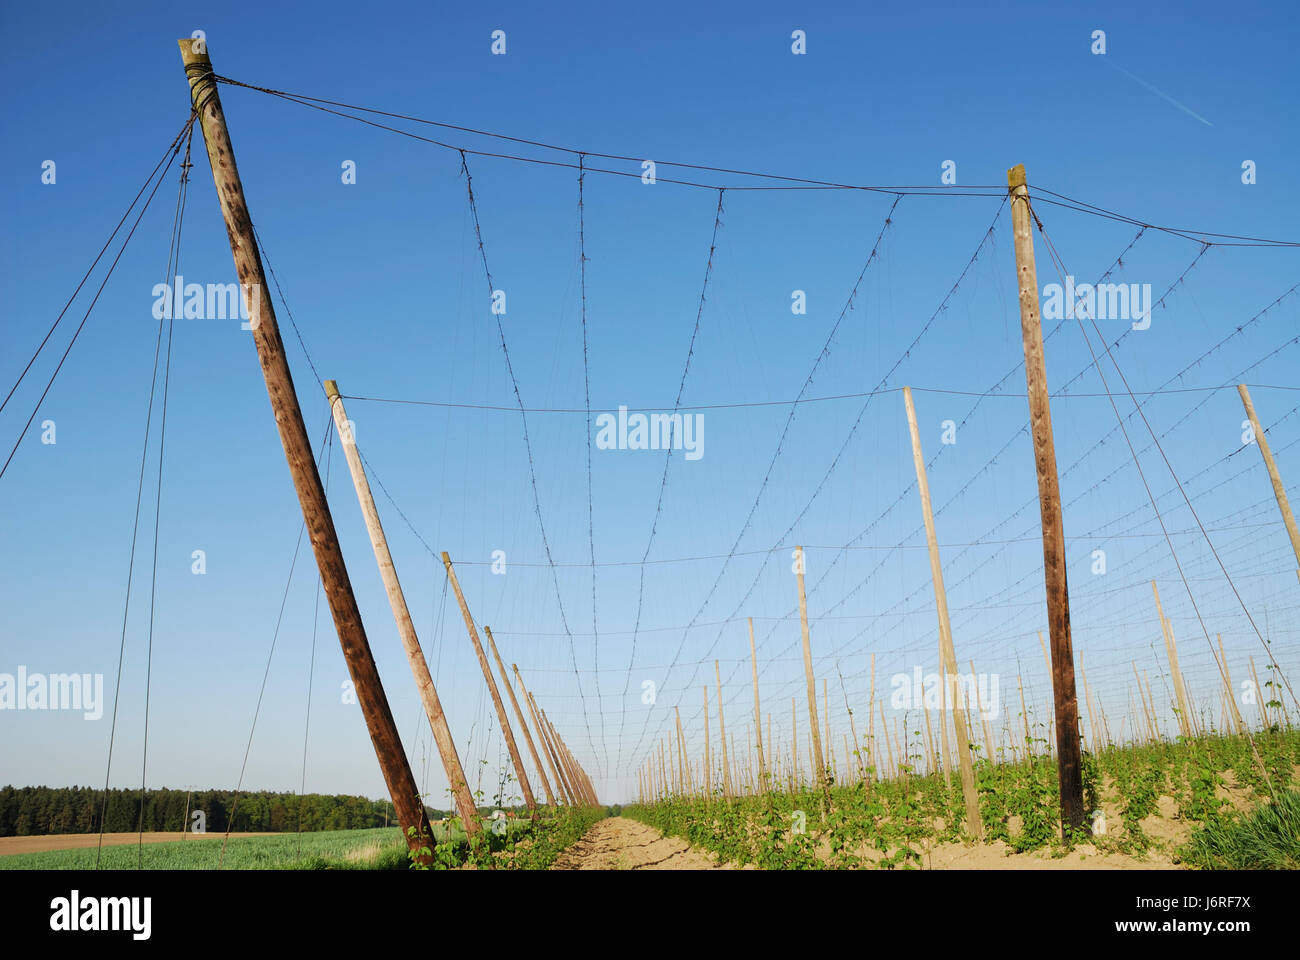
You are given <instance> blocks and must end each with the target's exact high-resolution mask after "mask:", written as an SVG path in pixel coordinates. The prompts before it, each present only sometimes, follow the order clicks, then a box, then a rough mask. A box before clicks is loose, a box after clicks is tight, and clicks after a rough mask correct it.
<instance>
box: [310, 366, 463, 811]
mask: <svg viewBox="0 0 1300 960" xmlns="http://www.w3.org/2000/svg"><path fill="white" fill-rule="evenodd" d="M325 396H326V397H328V398H329V401H330V409H331V412H332V413H333V415H334V426H335V427H336V428H337V430H338V434H339V438H340V440H341V442H342V445H343V455H344V457H345V458H346V459H347V461H348V471H349V472H350V473H351V474H352V484H353V486H355V487H356V490H357V501H358V502H359V503H360V504H361V516H362V518H363V519H364V520H365V522H366V532H367V533H368V534H369V535H370V546H371V547H372V548H373V549H374V551H375V561H376V562H377V563H378V564H379V578H380V579H381V580H383V582H384V591H385V592H386V593H387V594H388V605H389V607H391V608H392V611H393V619H394V620H396V621H397V633H398V635H399V636H400V637H401V640H402V647H403V648H404V649H405V650H406V659H407V662H409V663H410V665H411V673H412V674H413V675H414V676H415V686H416V689H418V690H419V692H420V702H421V703H422V704H423V705H424V712H425V715H426V716H428V718H429V727H430V729H431V730H432V731H433V739H434V742H435V743H437V745H438V756H439V757H441V758H442V769H443V771H444V772H445V773H446V774H447V782H448V783H449V784H450V785H451V789H452V796H454V797H455V798H456V809H457V810H458V811H459V812H460V818H461V820H462V821H463V822H464V825H465V833H466V834H468V835H469V836H474V835H476V834H478V833H480V832H481V831H482V829H483V825H482V824H481V823H480V822H479V818H478V810H477V809H476V808H475V806H474V795H473V794H472V793H470V789H469V782H468V781H467V780H466V778H465V771H464V769H463V768H462V767H461V765H460V756H459V754H457V752H456V743H455V741H454V740H452V737H451V729H450V728H449V727H448V726H447V718H446V716H445V715H444V714H443V712H442V702H441V701H440V700H439V699H438V691H437V689H436V688H435V687H434V685H433V677H432V676H431V675H430V673H429V664H428V662H427V661H426V660H425V659H424V651H423V650H421V649H420V638H419V637H418V636H417V635H416V633H415V623H414V622H413V621H412V620H411V611H410V610H409V609H408V608H407V606H406V595H405V594H404V593H403V592H402V584H401V582H400V581H399V580H398V579H397V567H396V566H394V564H393V555H392V554H391V553H390V552H389V550H388V538H387V537H385V536H384V525H383V523H382V522H380V519H379V511H378V509H376V507H375V498H374V496H373V495H372V494H371V492H370V481H369V480H367V479H366V471H365V469H364V467H363V466H362V464H361V456H360V453H359V452H358V450H357V441H356V437H355V436H353V427H352V422H351V421H350V420H348V413H347V409H346V408H345V407H344V406H343V398H342V397H340V396H339V388H338V384H337V383H336V382H335V381H333V380H326V381H325Z"/></svg>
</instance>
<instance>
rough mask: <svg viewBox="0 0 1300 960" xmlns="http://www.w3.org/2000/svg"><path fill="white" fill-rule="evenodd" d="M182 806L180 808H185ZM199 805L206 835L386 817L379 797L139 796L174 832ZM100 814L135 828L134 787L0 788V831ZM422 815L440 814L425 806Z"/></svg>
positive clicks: (94, 819) (152, 817)
mask: <svg viewBox="0 0 1300 960" xmlns="http://www.w3.org/2000/svg"><path fill="white" fill-rule="evenodd" d="M187 810H188V813H187ZM197 810H201V811H203V815H204V818H205V820H206V827H207V832H208V833H225V832H226V829H227V828H229V829H230V830H232V831H233V832H235V833H298V832H299V831H301V832H303V833H316V832H319V831H322V830H362V829H366V828H369V827H382V826H385V825H387V824H391V823H392V822H394V818H393V817H392V812H393V805H392V804H391V803H390V802H389V801H387V800H369V799H367V798H365V797H353V796H330V795H327V794H319V793H306V794H301V795H300V794H293V793H272V792H269V791H264V790H261V791H251V792H249V791H246V792H243V793H240V794H239V795H238V798H237V799H236V794H235V791H233V790H195V791H192V792H191V791H186V790H166V789H163V790H150V791H147V792H146V794H145V798H144V811H143V829H144V830H145V831H146V832H164V833H165V832H170V831H176V832H177V833H179V832H181V831H182V830H188V829H189V828H190V825H191V823H192V821H191V820H189V819H188V818H189V817H190V816H192V815H193V813H194V812H195V811H197ZM101 811H102V812H103V823H104V832H105V833H133V832H135V831H137V830H140V829H141V827H142V817H141V809H140V791H139V790H110V791H108V802H107V804H105V802H104V791H103V790H95V789H92V788H90V787H11V786H10V787H3V788H0V837H14V836H19V837H23V836H44V835H46V834H50V833H99V829H100V815H101ZM427 812H428V815H429V818H430V819H435V818H437V817H439V816H441V814H439V813H438V812H437V811H435V810H428V811H427Z"/></svg>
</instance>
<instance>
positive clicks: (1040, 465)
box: [1007, 164, 1088, 834]
mask: <svg viewBox="0 0 1300 960" xmlns="http://www.w3.org/2000/svg"><path fill="white" fill-rule="evenodd" d="M1007 187H1008V189H1009V190H1010V192H1011V225H1012V230H1013V232H1014V235H1015V236H1014V241H1015V248H1016V273H1017V275H1018V277H1019V282H1020V334H1021V340H1022V345H1023V347H1024V353H1025V383H1026V386H1027V388H1028V394H1029V420H1030V424H1031V426H1032V428H1033V438H1034V466H1035V469H1036V471H1037V473H1038V504H1039V511H1040V513H1041V515H1042V526H1043V578H1044V580H1045V582H1046V585H1047V625H1048V633H1049V635H1050V636H1051V638H1052V694H1053V697H1054V699H1055V707H1056V711H1055V712H1056V757H1057V776H1058V780H1059V782H1060V788H1061V831H1062V834H1064V833H1065V831H1066V830H1067V829H1068V828H1074V829H1076V830H1083V829H1085V827H1086V825H1087V822H1088V815H1087V811H1085V810H1084V807H1083V768H1082V758H1081V754H1082V750H1081V747H1080V744H1079V699H1078V694H1077V693H1076V691H1075V686H1074V648H1073V644H1072V642H1071V639H1070V593H1069V587H1068V585H1067V582H1066V573H1065V530H1064V527H1063V525H1062V521H1061V492H1060V489H1059V487H1058V484H1057V476H1056V444H1055V441H1054V440H1053V437H1052V411H1051V407H1050V405H1049V403H1048V391H1047V363H1046V360H1045V359H1044V356H1043V328H1042V319H1041V317H1040V315H1039V312H1038V271H1037V269H1036V267H1035V266H1034V237H1033V233H1032V224H1031V220H1032V214H1031V211H1030V209H1029V187H1028V185H1027V182H1026V180H1025V168H1024V165H1023V164H1022V165H1019V166H1016V167H1013V168H1012V169H1011V170H1008V171H1007ZM1071 306H1073V305H1071Z"/></svg>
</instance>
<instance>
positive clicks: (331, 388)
mask: <svg viewBox="0 0 1300 960" xmlns="http://www.w3.org/2000/svg"><path fill="white" fill-rule="evenodd" d="M338 395H339V384H338V381H337V380H326V381H325V396H327V397H329V398H330V400H331V401H333V400H335V399H337V398H338Z"/></svg>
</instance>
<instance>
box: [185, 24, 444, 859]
mask: <svg viewBox="0 0 1300 960" xmlns="http://www.w3.org/2000/svg"><path fill="white" fill-rule="evenodd" d="M178 43H179V44H180V50H181V59H182V60H183V61H184V64H185V76H186V78H187V79H188V80H189V85H190V102H191V104H192V105H193V108H194V112H195V114H196V116H197V122H198V125H199V129H200V130H202V131H203V142H204V145H205V147H206V148H207V153H208V163H209V164H210V165H211V167H212V179H213V182H214V183H215V185H216V189H217V202H218V203H219V204H220V206H221V216H222V218H223V219H224V220H225V222H226V233H227V235H228V237H229V240H230V252H231V255H232V256H233V257H234V261H235V271H236V273H237V275H238V277H239V282H240V284H241V287H242V289H243V290H244V291H245V293H244V297H245V304H246V306H247V307H248V314H249V321H250V323H249V326H250V328H251V330H252V334H253V343H254V345H255V347H256V349H257V357H258V360H259V361H260V362H261V366H262V377H263V379H264V380H265V381H266V392H267V395H268V396H269V397H270V400H271V409H272V410H273V411H274V413H275V422H276V426H277V427H278V429H279V432H280V443H281V444H282V445H283V447H284V456H285V459H286V460H287V461H288V463H289V473H290V475H291V476H292V477H293V485H294V489H295V490H296V491H297V494H298V503H299V505H300V506H301V508H302V516H303V522H304V523H305V525H306V527H307V533H308V536H309V537H310V538H311V546H312V551H313V552H314V553H315V555H316V565H317V567H318V568H319V569H320V577H321V585H322V587H323V588H324V591H325V596H326V599H327V601H328V602H329V607H330V615H331V616H332V617H333V618H334V627H335V630H336V631H337V632H338V637H339V645H340V646H341V647H342V648H343V658H344V659H345V660H346V661H347V665H348V672H349V674H351V676H352V683H353V686H354V687H355V689H356V694H357V703H358V704H359V705H360V707H361V713H362V715H363V716H364V717H365V720H366V727H367V728H368V729H369V731H370V740H371V743H372V744H373V745H374V748H375V756H376V757H377V758H378V759H379V766H380V769H381V770H382V771H383V774H384V782H385V783H386V784H387V786H388V792H389V794H390V795H391V796H392V798H393V809H394V811H395V813H396V814H397V819H398V822H399V823H401V825H402V829H403V831H404V832H406V834H407V840H408V843H409V845H410V847H411V849H412V850H418V849H420V848H421V847H425V846H427V847H429V848H432V847H433V838H432V833H431V832H430V831H429V829H428V826H429V824H428V819H427V818H426V816H425V813H424V803H423V801H422V800H421V799H420V796H419V788H418V787H417V786H416V783H415V777H414V775H412V773H411V767H410V764H409V763H407V760H406V753H405V751H404V750H403V749H402V741H401V738H400V737H399V736H398V732H397V723H396V722H395V721H394V720H393V713H392V710H391V709H390V708H389V705H388V697H387V696H386V695H385V693H384V687H383V684H382V682H381V681H380V679H379V670H378V668H377V667H376V666H375V660H374V656H373V655H372V654H371V652H370V642H369V640H367V638H366V630H365V626H364V625H363V624H362V622H361V613H360V611H359V610H358V609H357V600H356V597H355V596H354V595H353V593H352V582H351V580H350V579H349V578H348V571H347V567H346V565H345V564H344V562H343V551H342V549H341V548H340V547H339V541H338V535H337V533H336V532H335V530H334V519H333V517H332V516H331V515H330V508H329V502H328V500H327V499H326V497H325V488H324V486H323V485H322V484H321V479H320V473H319V471H318V470H317V469H316V461H315V459H314V457H313V455H312V446H311V441H310V440H309V439H308V437H307V427H306V425H305V424H304V423H303V419H302V410H301V409H300V408H299V406H298V395H297V393H296V391H295V390H294V386H293V377H292V375H291V374H290V373H289V362H288V358H287V357H286V356H285V351H284V341H283V340H281V338H280V327H279V324H278V323H277V322H276V319H275V307H274V306H273V305H272V303H271V297H270V294H269V291H268V288H267V285H266V275H265V273H264V272H263V270H262V258H261V256H260V255H259V254H258V250H257V240H256V238H255V237H254V235H253V221H252V217H251V216H250V215H249V212H248V204H247V201H246V200H245V199H244V187H243V184H242V183H241V181H240V179H239V169H238V167H237V166H236V165H235V152H234V147H233V146H232V145H231V143H230V132H229V131H228V130H227V129H226V116H225V113H224V112H223V110H222V109H221V97H220V96H219V95H218V93H217V82H216V78H215V76H214V74H213V70H212V63H211V61H210V60H209V59H208V53H207V49H206V45H205V44H204V43H203V42H202V41H195V40H192V39H189V38H185V39H183V40H180V41H178ZM196 48H197V49H196ZM411 828H414V835H412V829H411ZM421 862H423V863H426V864H427V863H429V862H431V857H429V856H426V857H423V858H421Z"/></svg>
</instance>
